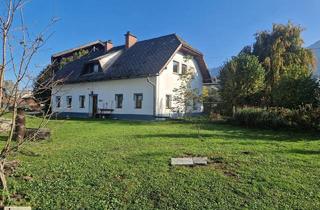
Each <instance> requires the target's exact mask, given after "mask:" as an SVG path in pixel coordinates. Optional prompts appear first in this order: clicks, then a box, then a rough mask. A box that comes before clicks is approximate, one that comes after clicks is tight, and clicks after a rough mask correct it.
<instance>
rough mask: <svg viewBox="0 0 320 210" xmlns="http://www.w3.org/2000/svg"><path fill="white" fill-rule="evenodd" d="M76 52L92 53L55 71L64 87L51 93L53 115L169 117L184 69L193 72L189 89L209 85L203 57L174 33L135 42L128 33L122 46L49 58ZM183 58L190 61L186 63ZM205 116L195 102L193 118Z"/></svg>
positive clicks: (104, 44) (96, 46)
mask: <svg viewBox="0 0 320 210" xmlns="http://www.w3.org/2000/svg"><path fill="white" fill-rule="evenodd" d="M80 49H90V53H89V54H88V55H86V56H83V57H81V58H80V59H77V60H75V61H72V62H70V63H68V64H66V65H65V66H64V67H63V68H61V69H60V70H58V71H57V72H56V77H55V79H57V80H63V84H61V85H59V86H57V87H55V88H54V89H53V90H52V100H51V101H52V110H53V112H55V113H57V114H58V115H60V116H64V117H65V116H69V117H95V116H98V115H103V114H104V113H109V114H111V116H112V117H115V118H119V119H155V118H157V117H172V116H175V115H176V113H173V111H172V107H174V106H175V102H174V101H172V99H173V98H174V97H173V95H174V94H175V93H174V91H173V90H174V88H178V87H179V82H180V80H179V77H180V75H181V74H183V72H184V71H185V69H191V70H192V71H193V72H194V76H193V80H192V88H197V89H198V90H200V92H199V94H201V90H202V87H203V84H204V83H210V82H211V79H210V74H209V71H208V68H207V66H206V64H205V61H204V59H203V55H202V54H201V53H200V52H199V51H198V50H196V49H194V48H192V47H191V46H190V45H188V44H187V43H186V42H185V41H183V40H182V39H181V38H180V37H178V36H177V35H176V34H170V35H166V36H162V37H158V38H153V39H148V40H143V41H137V38H136V37H135V36H134V35H132V34H131V33H130V32H128V33H126V34H125V44H124V45H122V46H116V47H113V45H112V43H111V41H107V42H101V41H97V42H93V43H92V44H91V45H90V44H89V45H84V47H80V48H74V49H71V50H67V51H64V52H62V53H58V54H55V55H53V56H52V61H55V60H59V59H60V60H61V58H62V57H63V56H64V55H70V54H72V53H73V52H76V51H79V50H80ZM186 56H188V57H189V58H190V57H191V59H185V58H186ZM202 111H203V106H202V104H201V103H200V102H195V103H193V106H192V113H194V114H197V113H201V112H202Z"/></svg>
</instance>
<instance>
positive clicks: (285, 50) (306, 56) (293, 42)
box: [252, 22, 315, 105]
mask: <svg viewBox="0 0 320 210" xmlns="http://www.w3.org/2000/svg"><path fill="white" fill-rule="evenodd" d="M302 31H303V29H302V28H301V27H300V26H295V25H293V24H292V23H290V22H289V23H288V24H286V25H283V24H274V25H273V28H272V31H271V32H269V31H262V32H260V33H257V34H256V35H255V36H256V41H255V43H254V44H253V52H252V54H253V55H255V56H257V57H258V58H259V61H260V63H261V64H262V65H263V67H264V68H265V70H266V76H265V83H266V88H265V94H266V95H265V96H266V98H267V103H268V105H274V100H273V98H272V94H271V93H272V92H273V90H274V89H275V88H276V87H277V86H278V83H279V81H280V80H281V79H282V78H283V77H287V76H290V77H291V78H296V79H297V78H299V77H306V76H309V75H310V74H311V71H312V68H314V67H315V58H314V55H313V53H312V51H311V50H309V49H306V48H303V47H302V45H303V39H302V38H301V32H302Z"/></svg>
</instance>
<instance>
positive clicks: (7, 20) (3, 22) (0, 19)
mask: <svg viewBox="0 0 320 210" xmlns="http://www.w3.org/2000/svg"><path fill="white" fill-rule="evenodd" d="M23 3H24V1H23V0H18V1H5V2H4V5H5V6H6V9H5V11H3V12H4V13H5V15H3V16H0V32H1V48H2V49H1V53H2V57H1V63H0V108H2V99H3V93H4V91H3V85H4V84H3V82H4V73H5V69H6V66H7V46H8V35H9V33H10V30H11V26H12V22H13V18H14V16H15V14H16V11H17V10H18V9H19V8H20V7H21V6H22V5H23Z"/></svg>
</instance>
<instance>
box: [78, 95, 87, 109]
mask: <svg viewBox="0 0 320 210" xmlns="http://www.w3.org/2000/svg"><path fill="white" fill-rule="evenodd" d="M85 101H86V97H85V96H79V107H80V108H84V104H85Z"/></svg>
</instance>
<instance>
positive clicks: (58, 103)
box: [56, 96, 61, 108]
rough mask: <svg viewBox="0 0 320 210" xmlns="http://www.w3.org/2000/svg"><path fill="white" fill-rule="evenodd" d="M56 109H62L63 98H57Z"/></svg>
mask: <svg viewBox="0 0 320 210" xmlns="http://www.w3.org/2000/svg"><path fill="white" fill-rule="evenodd" d="M56 108H61V96H56Z"/></svg>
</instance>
